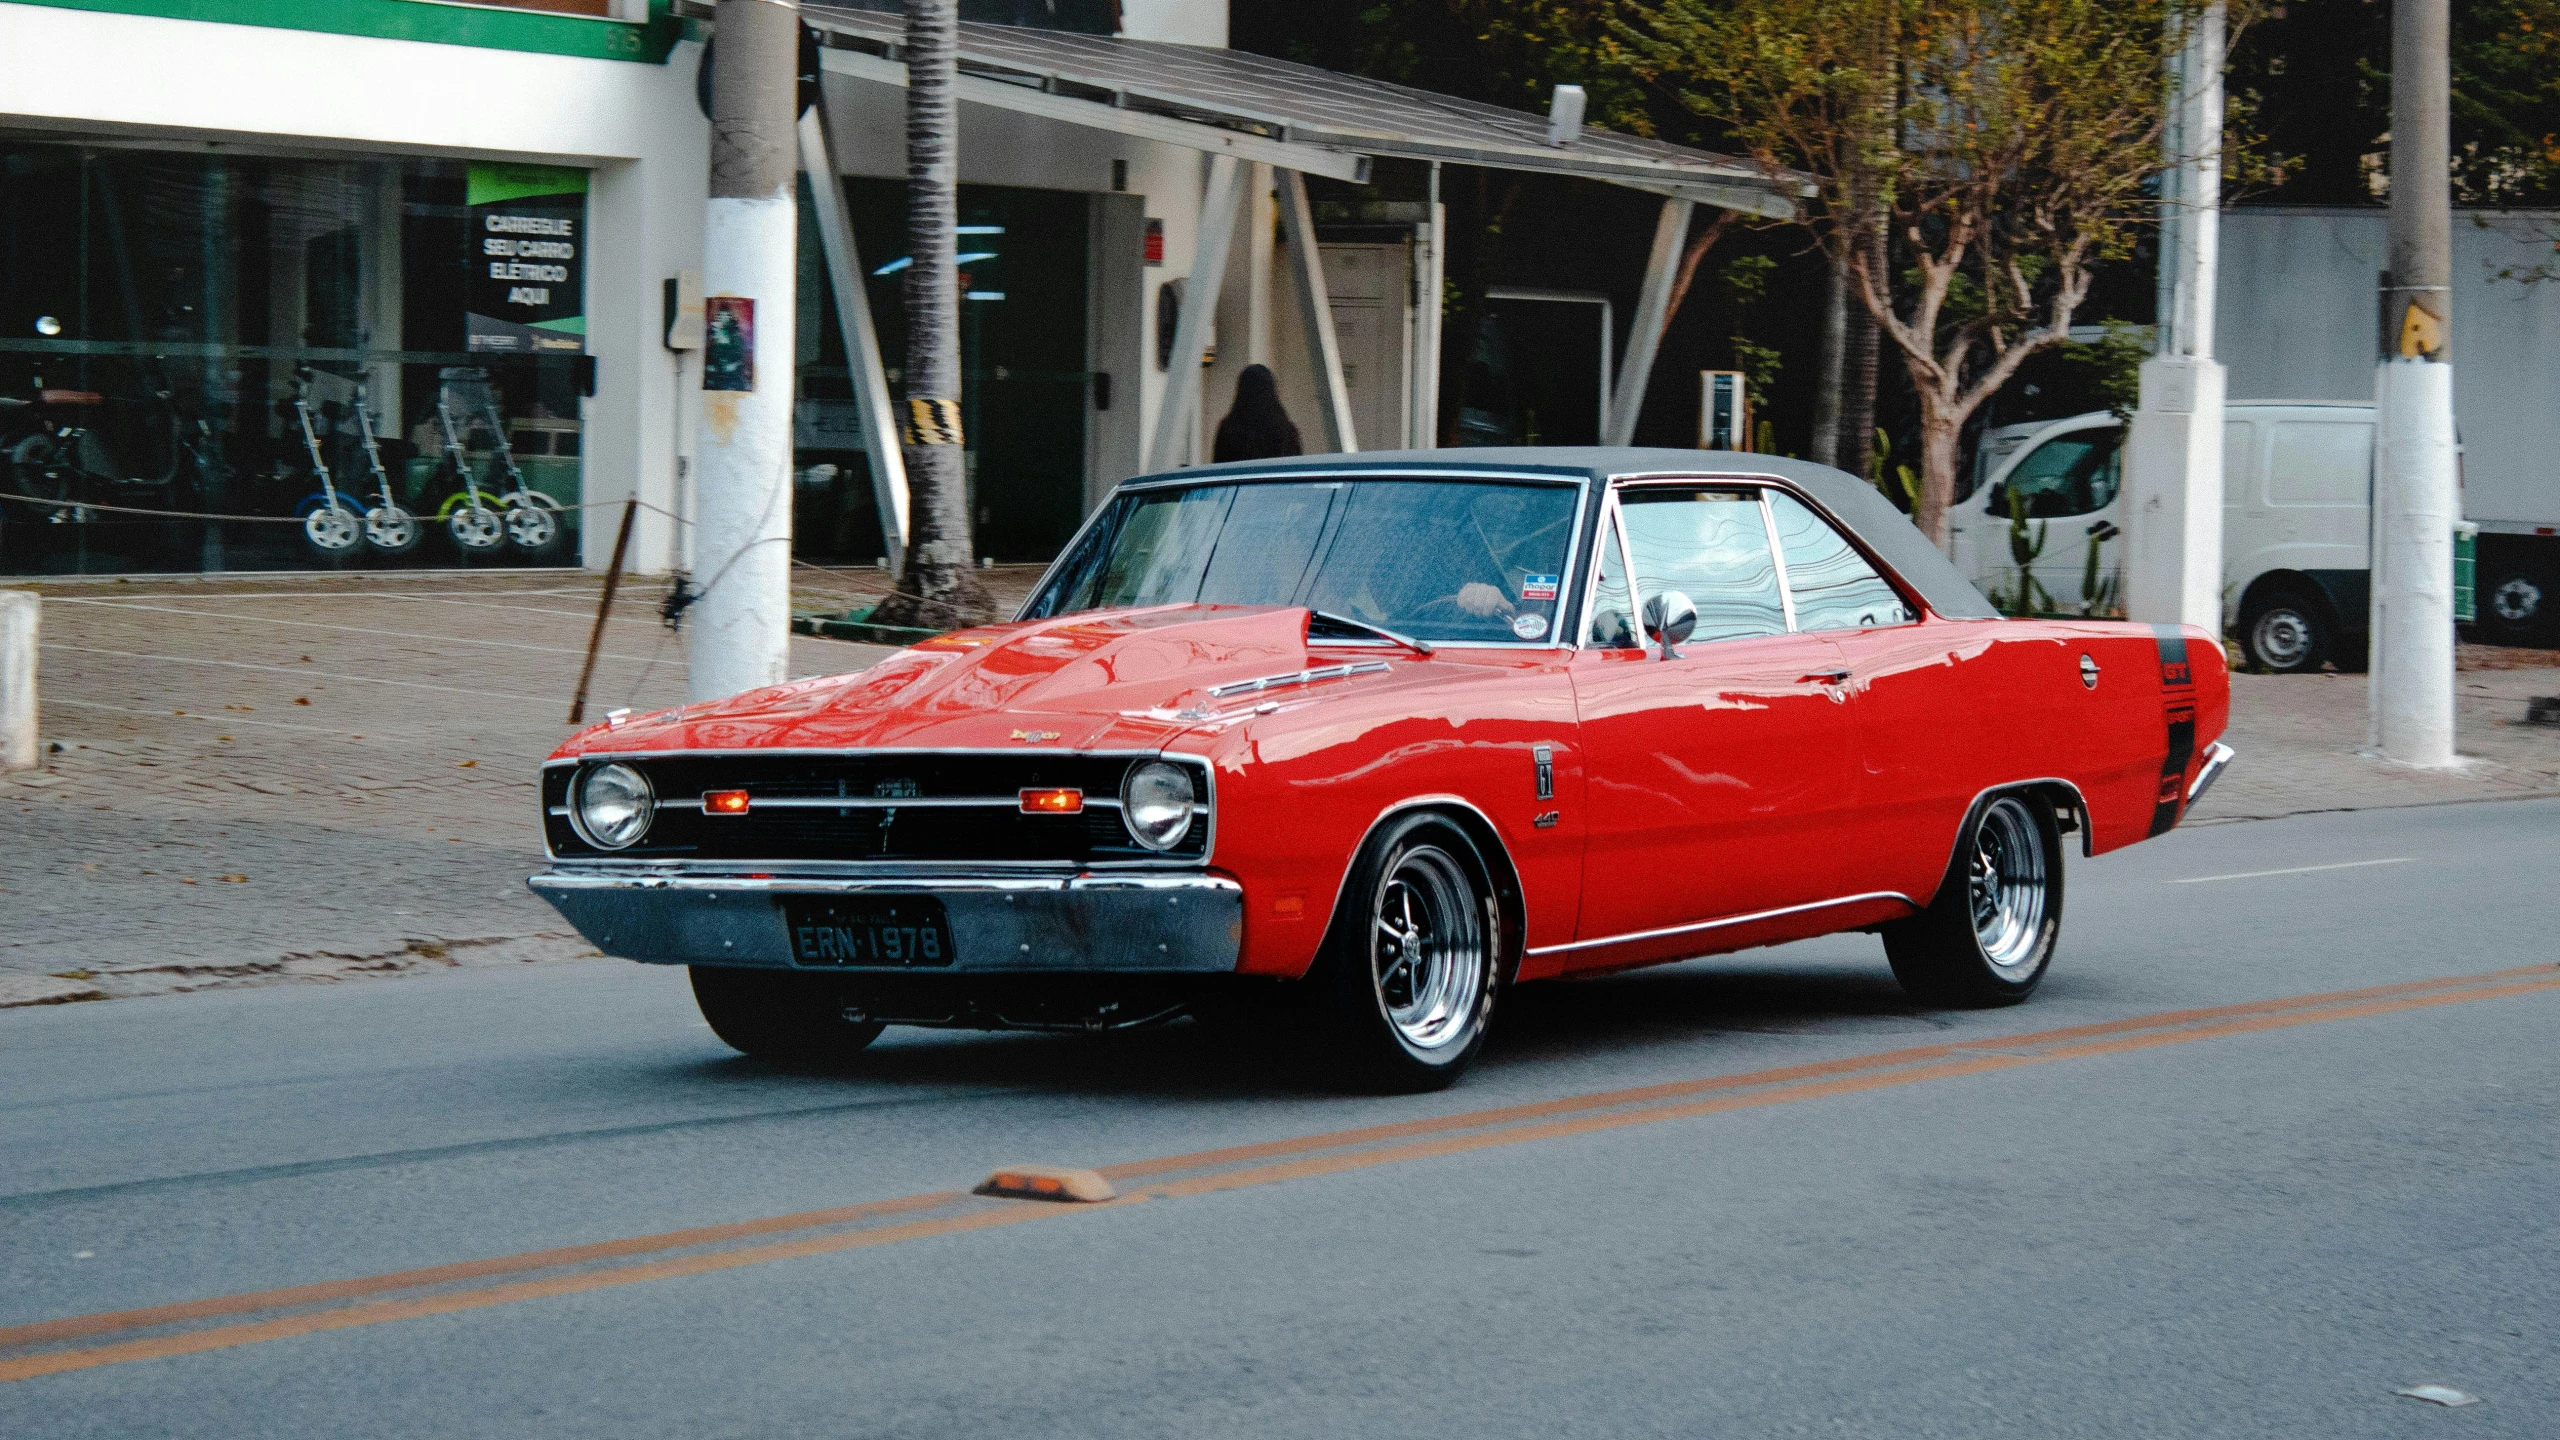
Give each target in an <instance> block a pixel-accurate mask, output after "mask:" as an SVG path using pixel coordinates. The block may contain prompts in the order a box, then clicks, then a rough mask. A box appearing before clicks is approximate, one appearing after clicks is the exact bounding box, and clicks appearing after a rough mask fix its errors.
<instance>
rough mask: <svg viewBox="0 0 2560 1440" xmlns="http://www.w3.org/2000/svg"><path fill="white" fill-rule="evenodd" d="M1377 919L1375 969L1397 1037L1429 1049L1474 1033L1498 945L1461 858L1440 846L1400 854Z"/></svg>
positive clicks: (1372, 950) (1372, 944) (1372, 946)
mask: <svg viewBox="0 0 2560 1440" xmlns="http://www.w3.org/2000/svg"><path fill="white" fill-rule="evenodd" d="M1370 918H1371V924H1370V941H1369V959H1370V973H1371V974H1372V975H1373V976H1375V977H1376V981H1377V993H1378V1003H1379V1004H1380V1006H1381V1007H1382V1008H1383V1009H1384V1010H1385V1011H1386V1016H1387V1023H1388V1024H1389V1025H1390V1026H1393V1027H1394V1029H1395V1032H1396V1036H1397V1038H1398V1039H1400V1040H1402V1041H1403V1042H1404V1043H1405V1045H1406V1046H1408V1047H1410V1048H1411V1049H1413V1050H1415V1051H1417V1052H1422V1053H1429V1052H1432V1051H1437V1050H1440V1049H1443V1048H1445V1047H1447V1046H1451V1045H1458V1044H1463V1043H1465V1042H1466V1041H1467V1040H1469V1039H1471V1038H1472V1037H1473V1036H1474V1034H1475V1032H1476V1028H1477V1027H1476V1020H1477V1017H1478V1015H1479V1013H1480V1012H1481V1011H1482V1009H1483V1004H1484V998H1485V992H1486V989H1487V987H1488V985H1489V984H1490V982H1491V979H1492V976H1491V973H1490V972H1491V969H1492V965H1491V957H1492V950H1493V947H1492V945H1491V944H1490V943H1489V939H1490V937H1489V935H1488V933H1487V926H1486V923H1485V916H1484V912H1483V910H1482V909H1481V908H1480V907H1479V906H1478V905H1477V903H1476V894H1475V886H1474V885H1473V884H1472V883H1470V881H1469V880H1468V878H1467V871H1466V869H1465V867H1464V866H1462V865H1460V864H1459V862H1458V859H1457V857H1455V856H1453V855H1451V854H1450V853H1449V852H1448V851H1446V850H1443V849H1441V848H1440V847H1438V846H1436V845H1417V846H1415V847H1413V848H1412V849H1410V850H1407V851H1405V852H1403V853H1402V854H1401V855H1399V856H1397V857H1396V864H1395V869H1394V870H1393V871H1392V872H1391V873H1389V874H1388V876H1387V877H1386V881H1385V883H1384V884H1382V885H1380V886H1379V887H1378V892H1377V904H1376V907H1375V908H1374V910H1373V911H1372V912H1371V917H1370Z"/></svg>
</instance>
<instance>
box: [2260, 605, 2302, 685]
mask: <svg viewBox="0 0 2560 1440" xmlns="http://www.w3.org/2000/svg"><path fill="white" fill-rule="evenodd" d="M2311 643H2312V629H2311V622H2310V621H2309V620H2308V619H2306V618H2304V616H2303V614H2302V612H2301V611H2299V610H2295V609H2293V608H2291V607H2290V606H2283V607H2279V608H2277V609H2273V610H2270V611H2268V612H2267V613H2265V614H2264V615H2261V616H2259V617H2258V623H2257V625H2256V626H2255V627H2254V628H2253V629H2251V630H2250V632H2249V648H2250V649H2251V650H2252V651H2254V652H2256V654H2257V657H2258V661H2259V663H2260V664H2263V665H2265V666H2266V667H2267V668H2268V669H2270V670H2294V669H2299V668H2300V667H2301V666H2302V665H2303V663H2304V662H2305V661H2306V660H2307V659H2308V658H2309V657H2310V654H2311Z"/></svg>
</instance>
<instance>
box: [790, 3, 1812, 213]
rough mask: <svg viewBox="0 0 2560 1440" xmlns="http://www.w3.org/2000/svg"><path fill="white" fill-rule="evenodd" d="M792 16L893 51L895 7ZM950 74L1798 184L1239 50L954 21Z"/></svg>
mask: <svg viewBox="0 0 2560 1440" xmlns="http://www.w3.org/2000/svg"><path fill="white" fill-rule="evenodd" d="M800 13H801V16H802V18H803V19H805V20H806V21H807V22H808V23H809V24H810V25H811V26H812V27H814V28H816V29H817V30H819V31H820V32H821V33H822V34H823V35H825V37H826V39H827V43H828V44H829V46H830V47H831V48H834V49H838V50H850V51H855V52H860V53H867V54H868V55H871V56H876V57H879V58H880V59H881V60H884V61H891V62H894V61H897V60H898V59H899V58H900V57H899V47H900V45H901V43H902V42H903V41H904V39H905V38H906V21H905V20H904V19H903V18H902V17H900V16H897V15H887V14H881V13H877V12H873V11H864V10H849V9H845V8H842V7H838V6H829V5H803V6H801V10H800ZM960 72H961V74H962V76H963V77H965V78H966V79H975V80H978V81H981V82H994V83H980V84H976V85H967V86H966V87H965V88H966V92H967V93H966V94H965V95H964V96H963V98H965V99H968V100H970V101H973V102H976V103H979V104H986V105H1005V104H1006V102H1007V92H1018V93H1019V95H1020V98H1021V101H1022V103H1021V104H1020V105H1019V106H1017V107H1014V108H1020V109H1025V110H1034V111H1037V112H1038V113H1041V114H1044V115H1049V116H1052V117H1054V118H1059V119H1066V120H1069V121H1071V122H1072V121H1075V120H1077V119H1078V118H1079V110H1080V107H1081V106H1083V105H1090V106H1092V107H1093V111H1094V113H1093V118H1092V120H1091V121H1090V122H1089V123H1091V124H1093V125H1095V126H1097V127H1098V128H1103V129H1114V130H1117V129H1125V128H1128V127H1127V125H1126V123H1125V121H1126V119H1127V118H1135V117H1134V116H1133V115H1132V113H1131V112H1136V114H1143V115H1151V116H1153V117H1156V118H1159V119H1161V120H1168V121H1174V122H1178V123H1183V124H1187V125H1194V126H1200V127H1203V128H1206V129H1213V130H1222V131H1226V132H1229V133H1231V134H1234V135H1236V136H1237V137H1239V138H1244V137H1253V138H1257V139H1260V140H1263V141H1267V142H1277V143H1279V144H1281V145H1287V146H1290V147H1292V148H1303V149H1306V150H1312V151H1317V152H1334V153H1335V154H1338V155H1340V156H1341V157H1343V158H1344V159H1345V160H1346V161H1347V160H1349V159H1351V158H1352V157H1360V156H1392V157H1395V158H1399V159H1410V160H1445V161H1449V162H1452V163H1455V164H1461V165H1479V166H1484V167H1486V168H1489V169H1497V170H1527V171H1535V172H1539V173H1543V174H1551V175H1578V176H1581V177H1584V178H1586V179H1593V180H1605V181H1608V182H1610V183H1613V184H1618V185H1624V186H1629V187H1631V188H1634V189H1639V190H1646V191H1651V192H1653V193H1656V194H1662V195H1671V196H1675V197H1677V198H1680V199H1683V200H1691V201H1696V202H1698V203H1700V204H1706V205H1714V206H1718V207H1721V208H1724V209H1728V210H1740V211H1743V212H1746V213H1749V214H1753V215H1760V216H1764V217H1768V218H1772V219H1780V218H1786V217H1788V216H1792V215H1793V214H1794V213H1795V201H1794V197H1795V196H1797V195H1802V194H1807V193H1810V192H1809V191H1808V189H1807V187H1806V184H1805V181H1804V180H1803V178H1802V177H1799V176H1795V175H1792V174H1785V173H1782V174H1779V175H1776V176H1771V175H1769V174H1767V173H1766V172H1764V171H1762V170H1761V169H1760V168H1759V167H1758V166H1756V165H1753V164H1751V163H1750V162H1748V161H1744V160H1737V159H1734V158H1733V157H1731V156H1725V155H1714V154H1710V153H1708V152H1706V151H1703V150H1692V149H1689V148H1687V147H1685V146H1680V145H1673V144H1670V143H1668V142H1666V141H1661V140H1648V139H1645V138H1643V137H1642V136H1636V135H1621V134H1617V133H1615V132H1613V131H1607V130H1593V129H1585V130H1583V131H1582V132H1581V135H1580V137H1579V138H1577V139H1575V140H1574V141H1572V142H1571V143H1569V144H1565V145H1549V144H1548V143H1547V117H1545V116H1543V115H1534V114H1530V113H1528V112H1526V111H1521V110H1506V109H1504V108H1502V107H1501V106H1498V105H1483V104H1478V103H1477V102H1475V101H1472V100H1460V99H1456V98H1454V97H1452V96H1447V95H1435V94H1432V93H1431V92H1430V91H1427V90H1416V89H1412V88H1410V87H1408V86H1403V85H1391V84H1388V83H1386V82H1385V81H1380V80H1368V79H1363V78H1361V77H1359V76H1356V75H1339V74H1335V73H1334V72H1332V71H1329V70H1319V69H1316V68H1315V67H1314V66H1311V65H1299V64H1295V63H1292V62H1290V61H1287V60H1275V59H1272V58H1271V57H1269V56H1267V55H1255V54H1250V53H1247V52H1245V51H1240V50H1222V49H1213V48H1209V47H1205V46H1195V45H1169V44H1161V43H1158V42H1155V41H1149V40H1130V39H1124V38H1121V37H1118V36H1103V35H1079V34H1070V33H1066V32H1062V31H1055V30H1032V29H1027V28H1022V27H1018V26H1011V25H978V24H965V23H964V24H962V25H961V26H960ZM884 78H885V77H884ZM1061 102H1065V103H1061ZM1221 148H1224V147H1221ZM1248 158H1264V157H1262V156H1259V155H1254V156H1250V157H1248ZM1281 163H1286V161H1282V162H1281ZM1299 168H1303V169H1308V170H1313V171H1316V172H1317V173H1324V172H1325V171H1327V170H1330V169H1332V168H1333V167H1330V166H1318V165H1303V166H1301V167H1299Z"/></svg>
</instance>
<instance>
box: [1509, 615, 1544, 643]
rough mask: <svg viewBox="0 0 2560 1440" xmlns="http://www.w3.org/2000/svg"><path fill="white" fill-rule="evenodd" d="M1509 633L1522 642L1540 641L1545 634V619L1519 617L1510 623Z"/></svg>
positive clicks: (1534, 616) (1538, 616) (1528, 616)
mask: <svg viewBox="0 0 2560 1440" xmlns="http://www.w3.org/2000/svg"><path fill="white" fill-rule="evenodd" d="M1511 633H1512V634H1514V635H1517V636H1519V637H1520V638H1521V639H1523V640H1537V639H1541V638H1543V637H1544V636H1545V635H1546V633H1547V617H1546V616H1544V615H1522V616H1519V617H1517V618H1516V619H1514V620H1513V621H1512V622H1511Z"/></svg>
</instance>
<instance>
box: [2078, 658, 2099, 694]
mask: <svg viewBox="0 0 2560 1440" xmlns="http://www.w3.org/2000/svg"><path fill="white" fill-rule="evenodd" d="M2080 683H2081V684H2082V685H2085V686H2087V687H2088V688H2089V689H2092V690H2095V689H2097V688H2098V662H2097V661H2095V660H2093V659H2091V658H2090V657H2088V656H2086V655H2083V656H2081V657H2080Z"/></svg>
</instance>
